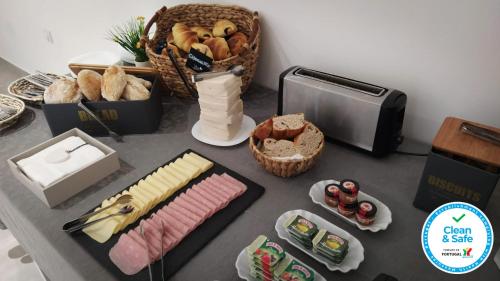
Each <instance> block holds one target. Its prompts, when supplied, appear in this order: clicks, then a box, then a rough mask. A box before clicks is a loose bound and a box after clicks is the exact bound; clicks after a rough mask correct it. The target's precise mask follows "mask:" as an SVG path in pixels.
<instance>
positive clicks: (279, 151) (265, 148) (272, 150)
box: [262, 138, 299, 157]
mask: <svg viewBox="0 0 500 281" xmlns="http://www.w3.org/2000/svg"><path fill="white" fill-rule="evenodd" d="M262 153H264V154H265V155H267V156H269V157H289V156H293V155H295V154H298V153H299V150H298V149H297V147H296V146H295V144H294V143H293V142H291V141H289V140H275V139H271V138H267V139H265V140H264V142H263V145H262Z"/></svg>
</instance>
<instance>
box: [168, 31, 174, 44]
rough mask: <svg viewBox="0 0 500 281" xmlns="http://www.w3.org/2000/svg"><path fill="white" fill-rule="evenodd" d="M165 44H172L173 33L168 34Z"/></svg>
mask: <svg viewBox="0 0 500 281" xmlns="http://www.w3.org/2000/svg"><path fill="white" fill-rule="evenodd" d="M167 43H170V44H174V33H173V32H170V33H169V34H168V35H167Z"/></svg>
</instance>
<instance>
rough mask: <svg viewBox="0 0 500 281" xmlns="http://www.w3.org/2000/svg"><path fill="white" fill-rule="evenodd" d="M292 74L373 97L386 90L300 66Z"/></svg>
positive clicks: (380, 94) (382, 93)
mask: <svg viewBox="0 0 500 281" xmlns="http://www.w3.org/2000/svg"><path fill="white" fill-rule="evenodd" d="M294 74H295V75H297V76H302V77H306V78H310V79H314V80H317V81H321V82H325V83H329V84H333V85H335V86H338V87H342V88H346V89H349V90H352V91H356V92H360V93H363V94H366V95H370V96H375V97H380V96H383V95H384V93H385V92H387V89H386V88H382V87H379V86H375V85H372V84H368V83H364V82H361V81H356V80H352V79H349V78H345V77H341V76H337V75H332V74H328V73H323V72H319V71H315V70H311V69H305V68H300V69H298V70H296V71H295V72H294Z"/></svg>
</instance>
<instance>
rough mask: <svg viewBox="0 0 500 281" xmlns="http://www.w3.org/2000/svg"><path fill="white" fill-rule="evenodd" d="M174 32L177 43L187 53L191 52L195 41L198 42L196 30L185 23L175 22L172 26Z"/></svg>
mask: <svg viewBox="0 0 500 281" xmlns="http://www.w3.org/2000/svg"><path fill="white" fill-rule="evenodd" d="M172 34H173V37H174V42H175V45H176V46H177V47H179V48H180V49H181V50H183V51H184V52H186V53H189V50H190V49H191V45H193V43H198V36H197V35H196V32H194V31H192V30H191V29H190V28H189V27H188V26H187V25H186V24H184V23H176V24H174V26H173V27H172Z"/></svg>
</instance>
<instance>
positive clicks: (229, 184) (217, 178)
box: [211, 174, 243, 196]
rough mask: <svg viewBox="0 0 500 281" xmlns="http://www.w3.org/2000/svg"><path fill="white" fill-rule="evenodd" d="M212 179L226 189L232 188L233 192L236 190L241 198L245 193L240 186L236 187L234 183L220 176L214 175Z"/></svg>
mask: <svg viewBox="0 0 500 281" xmlns="http://www.w3.org/2000/svg"><path fill="white" fill-rule="evenodd" d="M211 178H212V179H213V180H214V181H216V182H218V183H219V185H223V186H225V187H228V188H231V189H232V190H234V191H235V192H236V196H240V195H241V194H242V193H243V190H242V189H241V188H239V187H238V186H236V185H235V184H234V183H232V182H230V181H229V180H227V179H225V178H223V177H222V176H219V175H216V174H214V175H212V176H211Z"/></svg>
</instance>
